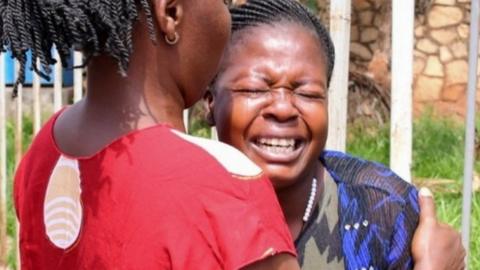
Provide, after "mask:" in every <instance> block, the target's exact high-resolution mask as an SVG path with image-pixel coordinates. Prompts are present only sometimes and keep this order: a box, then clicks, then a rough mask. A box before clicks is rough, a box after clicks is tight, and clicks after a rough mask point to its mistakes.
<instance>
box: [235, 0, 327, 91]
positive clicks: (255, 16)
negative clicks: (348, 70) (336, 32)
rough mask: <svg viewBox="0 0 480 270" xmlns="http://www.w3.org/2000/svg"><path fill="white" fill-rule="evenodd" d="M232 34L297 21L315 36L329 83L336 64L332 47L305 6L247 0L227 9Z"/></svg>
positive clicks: (277, 0) (285, 0) (290, 1)
mask: <svg viewBox="0 0 480 270" xmlns="http://www.w3.org/2000/svg"><path fill="white" fill-rule="evenodd" d="M230 13H231V14H232V34H234V33H236V32H239V31H241V30H244V29H246V28H249V27H255V26H259V25H265V24H268V25H274V24H275V23H277V22H281V21H287V22H293V23H299V24H301V25H302V26H304V27H306V28H307V29H309V30H312V31H313V32H314V33H315V34H316V35H317V37H318V39H319V41H320V43H321V47H322V50H323V52H324V53H325V58H326V62H327V65H328V67H327V82H328V84H330V79H331V77H332V72H333V66H334V64H335V48H334V46H333V42H332V40H331V38H330V34H329V33H328V32H327V30H326V29H325V27H324V26H323V24H322V23H321V22H320V20H319V19H318V18H317V17H316V16H315V15H314V14H313V13H311V12H310V11H309V10H308V9H307V8H306V7H305V6H303V5H302V4H300V3H298V2H296V1H295V0H248V1H247V2H246V3H245V4H243V5H239V6H237V7H233V8H231V9H230Z"/></svg>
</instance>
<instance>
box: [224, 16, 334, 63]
mask: <svg viewBox="0 0 480 270" xmlns="http://www.w3.org/2000/svg"><path fill="white" fill-rule="evenodd" d="M268 65H270V66H271V68H274V69H277V70H278V69H279V68H280V67H284V68H286V69H293V67H294V66H298V65H302V66H313V67H314V68H315V69H319V68H320V69H323V70H326V67H325V65H326V62H325V53H324V52H323V47H322V46H321V43H320V40H319V38H318V36H317V34H316V33H315V32H314V31H313V30H311V29H309V28H308V27H306V26H303V25H301V24H299V23H297V22H290V21H279V22H275V23H274V24H261V25H257V26H250V27H247V28H245V29H242V30H240V31H238V32H235V33H233V35H232V38H231V41H230V43H229V45H228V47H227V51H226V54H225V56H224V59H223V61H222V70H226V69H232V68H233V69H236V68H240V67H245V66H248V67H251V68H254V67H259V66H268Z"/></svg>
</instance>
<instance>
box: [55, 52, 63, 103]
mask: <svg viewBox="0 0 480 270" xmlns="http://www.w3.org/2000/svg"><path fill="white" fill-rule="evenodd" d="M54 57H55V60H57V63H56V64H55V67H54V77H55V81H54V83H53V111H54V112H57V111H59V110H60V109H61V108H62V85H63V72H62V71H63V68H62V62H61V61H60V55H59V54H58V51H57V50H55V55H54Z"/></svg>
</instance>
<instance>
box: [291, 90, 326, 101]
mask: <svg viewBox="0 0 480 270" xmlns="http://www.w3.org/2000/svg"><path fill="white" fill-rule="evenodd" d="M295 95H297V96H299V97H302V98H306V99H312V100H323V99H325V95H324V94H323V93H319V92H316V91H315V92H314V91H312V92H310V91H295Z"/></svg>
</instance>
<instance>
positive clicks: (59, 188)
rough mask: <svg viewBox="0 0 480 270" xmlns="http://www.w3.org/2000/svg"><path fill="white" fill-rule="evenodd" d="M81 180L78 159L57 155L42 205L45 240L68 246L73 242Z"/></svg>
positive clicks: (78, 219)
mask: <svg viewBox="0 0 480 270" xmlns="http://www.w3.org/2000/svg"><path fill="white" fill-rule="evenodd" d="M80 184H81V180H80V169H79V166H78V161H77V160H75V159H69V158H66V157H64V156H60V158H59V159H58V161H57V164H56V165H55V167H54V169H53V172H52V174H51V176H50V179H49V181H48V186H47V192H46V194H45V202H44V205H43V221H44V224H45V231H46V232H47V236H48V239H50V241H51V242H52V243H53V244H54V245H55V246H57V247H59V248H61V249H67V248H69V247H70V246H72V245H73V243H75V241H76V240H77V239H78V236H79V234H80V228H81V225H82V216H83V212H82V204H81V197H80V196H81V193H82V190H81V186H80Z"/></svg>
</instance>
